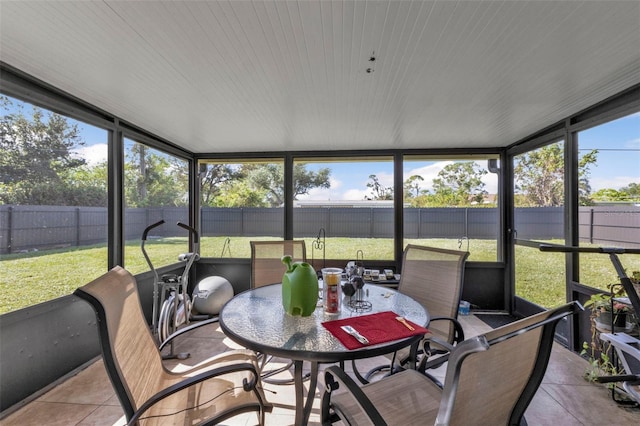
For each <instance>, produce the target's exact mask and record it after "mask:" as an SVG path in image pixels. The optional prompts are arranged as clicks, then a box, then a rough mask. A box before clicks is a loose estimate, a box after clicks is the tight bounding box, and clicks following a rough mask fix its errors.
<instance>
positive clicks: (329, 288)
mask: <svg viewBox="0 0 640 426" xmlns="http://www.w3.org/2000/svg"><path fill="white" fill-rule="evenodd" d="M341 277H342V269H339V268H323V269H322V281H323V289H324V292H323V295H322V302H323V305H324V311H325V312H326V313H328V314H337V313H339V312H340V303H341V301H342V287H341V286H340V278H341Z"/></svg>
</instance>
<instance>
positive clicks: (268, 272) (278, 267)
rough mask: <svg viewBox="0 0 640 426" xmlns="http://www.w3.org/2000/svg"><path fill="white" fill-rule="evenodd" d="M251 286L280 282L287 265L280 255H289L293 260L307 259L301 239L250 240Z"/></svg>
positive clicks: (304, 260) (301, 260)
mask: <svg viewBox="0 0 640 426" xmlns="http://www.w3.org/2000/svg"><path fill="white" fill-rule="evenodd" d="M249 244H250V245H251V288H258V287H262V286H264V285H269V284H277V283H281V282H282V276H283V275H284V273H285V271H286V270H287V266H286V265H285V264H284V263H282V256H284V255H289V256H291V258H292V259H293V261H294V262H306V261H307V249H306V245H305V242H304V241H303V240H279V241H250V242H249Z"/></svg>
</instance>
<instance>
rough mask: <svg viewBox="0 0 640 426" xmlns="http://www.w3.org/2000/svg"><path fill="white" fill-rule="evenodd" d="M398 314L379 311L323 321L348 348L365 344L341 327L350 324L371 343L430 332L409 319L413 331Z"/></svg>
mask: <svg viewBox="0 0 640 426" xmlns="http://www.w3.org/2000/svg"><path fill="white" fill-rule="evenodd" d="M397 316H398V314H396V313H395V312H392V311H385V312H378V313H375V314H369V315H361V316H358V317H352V318H343V319H339V320H333V321H325V322H323V323H322V325H323V326H324V328H326V329H327V330H329V332H331V334H333V335H334V336H335V337H336V338H337V339H338V340H340V342H341V343H342V344H343V345H344V346H345V347H346V348H347V349H358V348H361V347H363V346H365V345H363V344H362V343H360V342H358V341H357V340H356V338H355V337H353V336H351V335H350V334H347V332H345V331H344V330H342V329H341V328H340V327H342V326H343V325H350V326H352V327H353V328H355V329H356V330H357V331H358V332H359V333H360V334H362V335H363V336H364V337H366V338H367V339H368V340H369V345H377V344H378V343H384V342H390V341H392V340H398V339H404V338H407V337H410V336H415V335H418V334H426V333H428V332H429V330H427V329H426V328H424V327H420V326H419V325H417V324H415V323H413V322H411V321H407V322H408V323H409V324H411V325H412V326H413V327H414V328H415V330H413V331H411V330H409V329H408V328H407V327H405V326H404V324H402V323H401V322H400V321H398V320H396V317H397Z"/></svg>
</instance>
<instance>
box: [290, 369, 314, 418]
mask: <svg viewBox="0 0 640 426" xmlns="http://www.w3.org/2000/svg"><path fill="white" fill-rule="evenodd" d="M293 378H294V385H295V398H296V418H295V422H294V424H295V425H296V426H304V425H306V424H308V423H309V416H310V415H311V409H312V408H313V400H314V399H315V395H316V387H317V386H318V363H317V362H312V363H311V375H310V377H309V392H307V398H306V400H305V398H304V376H303V374H302V361H294V362H293Z"/></svg>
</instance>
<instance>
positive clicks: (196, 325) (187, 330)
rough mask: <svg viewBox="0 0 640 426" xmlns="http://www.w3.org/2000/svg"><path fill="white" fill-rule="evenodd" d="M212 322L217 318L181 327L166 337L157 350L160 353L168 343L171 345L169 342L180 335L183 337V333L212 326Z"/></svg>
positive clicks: (216, 320)
mask: <svg viewBox="0 0 640 426" xmlns="http://www.w3.org/2000/svg"><path fill="white" fill-rule="evenodd" d="M214 322H218V317H212V318H209V319H208V320H204V321H198V322H194V323H193V324H191V325H188V326H186V327H183V328H181V329H180V330H178V331H176V332H174V333H173V334H171V335H170V336H169V337H167V338H166V339H165V340H164V341H163V342H162V343H160V346H158V350H159V351H161V350H162V349H164V347H165V346H167V345H168V344H169V343H171V341H172V340H173V339H175V338H176V337H178V336H181V335H183V334H185V333H188V332H190V331H192V330H195V329H196V328H200V327H202V326H205V325H209V324H213V323H214Z"/></svg>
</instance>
